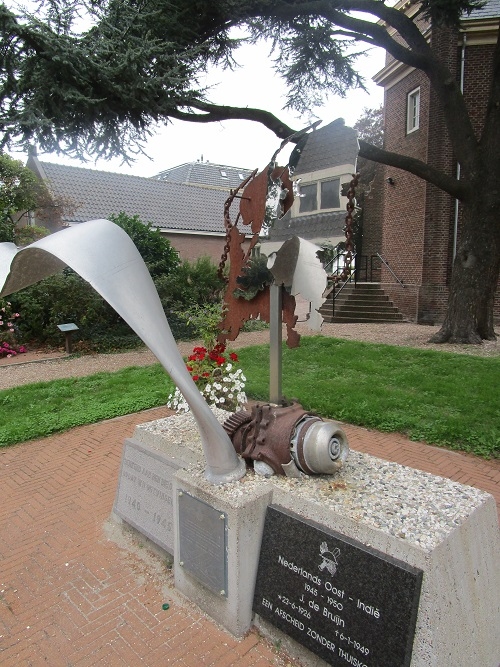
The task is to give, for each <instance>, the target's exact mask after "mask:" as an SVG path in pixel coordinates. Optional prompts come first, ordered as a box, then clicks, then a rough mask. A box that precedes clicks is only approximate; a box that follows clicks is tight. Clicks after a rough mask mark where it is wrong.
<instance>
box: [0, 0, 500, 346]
mask: <svg viewBox="0 0 500 667" xmlns="http://www.w3.org/2000/svg"><path fill="white" fill-rule="evenodd" d="M9 1H10V2H13V1H14V0H9ZM35 1H36V0H35ZM484 4H485V3H484V0H422V1H421V3H420V5H419V7H417V12H416V13H415V14H413V15H410V14H407V13H406V12H405V11H404V9H403V8H402V7H401V5H402V3H398V4H397V5H394V2H393V0H217V2H215V1H214V2H212V1H210V2H208V1H207V0H40V6H39V7H38V8H37V11H36V12H35V13H34V14H32V15H28V14H26V13H25V12H22V11H21V10H17V9H14V8H13V7H12V5H9V6H7V5H5V4H1V5H0V35H1V41H0V149H2V148H5V147H12V146H13V145H15V144H17V145H22V146H26V145H28V144H29V143H36V144H37V145H38V146H39V147H40V148H41V149H42V150H44V151H54V150H59V151H65V152H67V153H69V154H72V155H76V156H79V157H85V156H88V155H91V156H92V157H94V158H99V157H112V156H117V155H121V156H122V157H124V159H128V158H129V157H130V156H133V155H134V152H135V153H137V152H140V151H141V150H142V145H143V142H144V141H145V140H146V139H147V138H148V136H149V135H150V134H151V133H152V132H153V131H154V129H155V126H156V124H158V123H167V122H169V120H171V119H183V120H189V121H193V122H212V121H220V120H228V119H233V118H238V119H247V120H253V121H257V122H260V123H263V124H264V125H265V126H266V127H268V128H269V129H271V130H272V131H273V132H275V134H276V135H277V136H278V137H280V138H286V137H288V136H290V135H291V134H292V133H293V131H294V130H293V129H292V128H290V127H287V126H286V124H284V123H283V122H282V121H280V119H279V118H276V117H275V116H274V115H272V114H271V113H269V112H267V111H266V110H263V109H255V108H251V107H245V108H237V107H232V106H224V105H215V104H212V103H211V102H210V91H206V90H203V87H202V86H201V85H200V81H201V76H202V75H203V74H204V73H205V72H206V70H207V68H208V67H209V66H212V65H215V66H218V67H221V68H224V67H232V66H233V65H234V62H235V60H234V59H235V58H236V57H237V48H238V46H239V44H240V41H239V40H238V39H235V38H234V35H235V34H237V35H241V34H246V35H248V37H247V39H249V40H250V41H253V42H256V41H258V40H260V39H267V40H268V41H269V42H270V45H271V49H272V51H271V59H270V63H271V64H274V67H275V69H276V71H277V72H278V74H280V75H281V76H282V77H283V78H284V80H285V81H286V83H287V85H288V90H289V92H288V98H287V100H286V104H287V106H288V107H291V108H295V109H298V110H299V111H302V112H305V111H307V109H308V108H309V107H310V106H312V104H317V103H318V101H319V100H320V99H322V98H323V97H324V96H325V95H328V93H332V92H333V93H337V94H342V93H344V92H346V91H347V90H348V89H350V88H352V87H357V86H362V85H363V81H362V78H361V77H360V75H359V74H358V73H357V71H356V58H357V57H358V56H359V55H360V53H362V52H363V50H364V49H366V48H367V47H372V46H378V47H381V48H383V49H385V50H386V52H387V53H388V54H389V55H390V56H392V58H394V60H395V61H398V62H399V63H402V64H403V65H407V66H409V67H411V68H414V69H416V70H420V72H422V73H423V74H424V75H425V76H426V77H427V79H428V80H429V83H430V86H431V87H432V89H433V94H434V95H435V98H436V100H437V104H439V105H440V113H442V117H443V119H444V123H445V125H446V130H447V136H448V138H449V141H450V143H451V148H452V150H453V153H454V157H455V159H456V161H457V162H459V163H460V167H461V178H460V179H457V178H456V177H455V176H454V175H453V174H450V173H446V172H445V171H443V170H441V169H440V168H439V167H436V166H434V165H431V164H427V163H426V162H425V161H423V160H419V159H416V158H412V157H409V156H407V155H403V154H400V153H393V152H388V151H385V150H384V149H382V148H380V147H378V146H374V145H373V144H370V143H369V142H367V141H363V140H360V156H361V157H363V158H366V159H369V160H372V161H375V162H379V163H383V164H386V165H389V166H391V167H395V168H398V169H404V170H406V171H408V172H410V173H412V174H414V175H416V176H418V177H420V178H422V179H424V180H426V181H427V182H428V183H430V184H432V185H434V186H435V187H437V188H439V189H440V190H442V191H444V192H446V193H447V194H449V195H450V196H451V197H453V198H456V199H458V200H459V201H460V202H461V203H462V205H463V216H462V218H463V226H462V237H461V242H460V243H461V246H460V248H459V249H458V253H457V259H456V261H455V266H454V269H453V277H452V281H451V286H450V295H451V297H450V298H451V301H450V307H449V310H448V313H449V315H450V316H449V318H448V320H447V321H445V325H444V326H443V336H442V339H443V340H445V339H454V340H463V341H465V342H467V341H474V342H477V341H478V340H481V339H482V338H492V337H494V335H495V334H494V329H493V318H492V313H493V302H494V295H495V287H496V283H497V280H498V275H499V272H500V225H499V224H498V216H497V212H498V209H499V207H500V195H499V193H498V182H499V181H500V152H499V151H498V146H499V145H500V46H499V45H498V44H497V47H496V50H495V52H494V55H493V62H492V72H493V77H492V85H491V91H490V99H489V103H488V106H487V110H486V114H485V120H484V124H483V127H482V129H481V131H480V132H479V133H477V134H476V132H475V128H474V124H473V122H472V120H471V117H470V115H469V111H468V108H467V105H466V103H465V100H464V96H463V95H462V92H461V90H460V85H459V81H458V80H457V77H456V76H455V74H454V73H453V72H451V71H450V69H449V68H448V65H447V63H446V62H445V61H444V60H441V59H440V58H439V55H438V54H437V53H435V52H434V51H433V48H432V43H430V42H429V40H428V31H429V28H431V32H432V34H437V33H438V31H440V30H441V29H444V30H445V31H448V32H449V33H450V34H453V33H454V34H455V35H456V36H457V44H458V30H459V26H460V22H461V20H462V18H463V17H464V16H465V17H466V16H467V15H468V14H470V12H471V11H473V10H474V9H477V8H480V7H482V6H483V5H484ZM414 8H415V7H414V5H413V4H412V5H411V7H410V9H411V10H412V11H413V9H414ZM235 29H237V32H235ZM242 31H243V32H242ZM245 31H246V32H245ZM434 31H436V33H435V32H434ZM478 207H479V208H480V210H478ZM471 258H472V259H471ZM474 267H476V268H475V269H474ZM485 281H486V282H487V284H485ZM460 320H463V322H467V324H466V325H464V326H463V327H461V326H458V324H459V321H460ZM457 323H458V324H457Z"/></svg>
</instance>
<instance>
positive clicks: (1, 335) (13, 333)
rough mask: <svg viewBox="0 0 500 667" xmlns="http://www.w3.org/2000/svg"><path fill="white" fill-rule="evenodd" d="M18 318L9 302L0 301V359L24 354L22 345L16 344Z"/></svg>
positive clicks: (24, 350)
mask: <svg viewBox="0 0 500 667" xmlns="http://www.w3.org/2000/svg"><path fill="white" fill-rule="evenodd" d="M20 317H21V316H20V315H19V313H17V312H15V309H13V308H12V303H11V302H10V301H6V300H5V299H0V358H2V357H14V356H16V354H22V353H23V352H26V348H25V347H24V345H19V343H18V342H17V338H18V335H19V318H20Z"/></svg>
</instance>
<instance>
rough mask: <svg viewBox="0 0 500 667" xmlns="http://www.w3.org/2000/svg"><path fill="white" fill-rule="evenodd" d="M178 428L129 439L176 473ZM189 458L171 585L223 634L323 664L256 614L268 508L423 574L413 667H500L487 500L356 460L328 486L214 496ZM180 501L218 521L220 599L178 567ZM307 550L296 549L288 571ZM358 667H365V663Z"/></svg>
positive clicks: (171, 424) (253, 481)
mask: <svg viewBox="0 0 500 667" xmlns="http://www.w3.org/2000/svg"><path fill="white" fill-rule="evenodd" d="M175 419H176V418H175V417H172V418H169V419H167V420H161V422H162V426H161V428H158V427H155V426H154V425H144V430H143V433H142V435H141V432H140V431H141V427H138V429H137V430H136V433H135V434H134V439H135V440H136V441H140V440H143V441H146V440H147V446H148V447H153V448H154V447H155V443H156V445H157V446H158V449H157V450H156V454H157V455H158V454H159V452H160V451H162V450H163V451H164V452H165V449H167V450H169V451H168V452H166V453H165V456H167V457H169V456H170V457H171V456H172V452H173V451H174V450H175V452H176V456H175V458H176V463H179V461H180V457H179V455H178V453H179V448H176V447H175V440H176V437H177V438H178V437H181V439H182V437H183V436H176V426H175ZM183 419H185V417H183ZM169 420H172V421H169ZM153 424H154V423H153ZM155 431H156V432H155ZM166 441H168V442H169V443H170V444H169V445H168V446H166V444H165V442H166ZM351 444H354V443H351ZM181 445H182V446H181V448H180V449H181V450H182V449H185V448H186V443H185V442H184V441H183V442H182V443H181ZM170 447H173V449H172V450H170V449H169V448H170ZM188 450H189V452H190V453H189V456H187V457H186V458H185V460H184V464H181V468H180V469H179V470H177V472H174V475H173V489H172V493H173V504H172V510H171V511H172V521H173V525H174V572H175V584H176V587H177V588H178V589H179V590H180V591H182V592H183V593H184V594H185V595H186V596H187V597H188V598H189V599H191V600H193V601H194V602H196V603H197V604H198V605H199V606H200V607H201V608H202V609H203V610H204V611H205V612H206V613H207V614H209V615H211V616H212V617H213V618H214V619H215V620H216V621H217V622H219V623H220V624H222V625H223V626H224V627H226V628H227V629H228V630H229V631H230V632H231V633H233V634H234V635H236V636H241V635H242V634H244V633H245V632H246V631H247V630H248V629H249V627H250V626H251V624H252V623H256V624H257V625H258V626H259V627H260V628H261V629H262V631H264V632H266V633H268V634H270V635H272V636H273V637H274V638H279V639H280V640H281V641H282V643H283V646H285V647H287V648H288V650H290V651H292V652H293V653H295V654H297V655H299V656H300V659H301V661H302V662H303V663H304V664H314V665H319V664H326V663H324V662H323V661H322V660H320V659H319V658H317V657H315V656H313V654H311V653H310V652H309V651H307V650H306V649H305V648H303V647H302V646H301V645H300V643H297V642H296V641H294V640H291V639H289V638H288V637H287V635H285V634H283V633H281V632H280V631H278V630H277V629H276V628H274V627H273V626H272V625H271V624H269V623H268V622H263V621H262V620H261V619H259V617H258V616H257V617H256V616H254V615H253V612H252V601H253V592H254V587H255V577H256V574H257V567H258V562H259V553H260V544H261V539H262V532H263V528H264V519H265V514H266V508H267V506H268V505H269V504H270V503H272V504H273V505H274V506H278V507H281V508H283V509H284V510H289V511H291V512H293V513H294V514H296V515H300V517H301V518H302V519H303V520H305V521H311V522H314V523H315V524H319V525H320V527H321V526H323V527H324V528H325V530H331V531H335V532H336V533H339V534H342V535H343V536H346V538H350V539H352V540H356V541H357V542H358V543H361V544H363V545H366V546H367V547H369V548H371V549H374V550H377V551H378V552H381V553H382V554H386V555H387V557H388V558H394V559H398V560H399V561H403V562H404V563H407V564H408V565H409V566H411V567H413V568H418V569H419V570H421V571H422V572H423V580H422V587H421V593H420V601H419V607H418V614H417V620H416V627H415V637H414V641H413V651H412V658H411V663H410V664H411V667H451V665H453V666H454V667H455V666H457V667H462V666H463V667H466V666H467V667H468V666H469V665H481V667H498V664H499V660H500V634H499V633H498V624H499V620H500V574H499V568H498V564H499V563H498V560H499V553H500V540H499V532H498V518H497V512H496V504H495V501H494V499H493V497H492V496H490V495H489V494H487V493H484V492H482V491H479V490H478V489H475V488H473V487H468V486H464V485H461V484H457V483H455V482H452V481H450V480H448V479H444V478H440V477H435V476H433V475H429V474H427V473H423V472H420V471H416V470H413V469H410V468H405V467H403V466H399V465H397V464H393V463H388V462H386V461H382V460H380V459H375V458H373V457H371V456H368V455H364V454H360V453H357V452H355V451H352V452H351V455H350V457H349V459H348V461H347V463H346V465H345V467H344V468H343V470H342V471H341V472H340V473H339V474H337V475H335V476H333V477H327V476H321V477H315V478H308V479H304V480H289V479H286V478H278V477H274V478H271V479H263V478H259V477H258V476H256V475H254V474H253V472H249V473H248V474H247V475H246V476H245V477H244V478H243V479H242V480H240V481H238V482H234V483H232V484H228V485H223V486H214V485H211V484H209V483H208V482H207V481H206V480H205V479H204V475H203V461H202V457H201V453H200V452H197V446H196V444H194V445H193V446H192V447H188ZM193 452H194V453H193ZM187 459H189V460H187ZM179 493H188V494H189V495H190V497H192V498H195V499H198V500H199V501H200V502H202V503H205V504H206V505H207V506H208V507H210V508H213V509H214V510H217V511H219V512H220V513H221V516H222V515H223V516H224V520H225V522H226V523H225V525H226V530H227V542H226V545H227V546H226V553H225V554H224V557H226V558H227V590H224V591H223V594H222V593H221V591H212V590H209V589H208V588H207V587H206V586H205V585H204V584H202V583H200V581H199V578H198V577H197V576H196V573H195V574H194V575H193V573H192V572H191V573H190V572H186V570H185V568H184V567H183V566H182V565H181V564H180V559H179V530H180V527H179V503H178V494H179ZM181 529H182V527H181ZM306 547H307V545H301V544H297V545H296V553H297V562H298V561H299V560H300V553H301V549H305V548H306ZM329 664H335V665H337V664H339V665H341V664H343V663H342V661H340V662H330V663H329ZM360 664H363V663H362V662H361V663H360ZM366 664H367V666H369V667H372V665H371V663H370V662H369V661H368V660H367V661H366Z"/></svg>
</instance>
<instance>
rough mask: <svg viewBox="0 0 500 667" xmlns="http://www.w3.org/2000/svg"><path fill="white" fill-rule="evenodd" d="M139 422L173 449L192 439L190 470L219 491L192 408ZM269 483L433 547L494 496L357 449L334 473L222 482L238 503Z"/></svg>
mask: <svg viewBox="0 0 500 667" xmlns="http://www.w3.org/2000/svg"><path fill="white" fill-rule="evenodd" d="M213 412H214V415H215V416H216V418H217V419H218V421H219V422H220V423H223V422H224V421H225V420H226V419H227V417H228V415H229V413H227V412H225V411H224V410H219V409H218V408H214V410H213ZM139 428H140V429H141V430H142V429H144V430H146V431H148V432H149V433H150V434H152V435H155V436H156V442H157V443H158V447H157V448H158V449H159V450H161V449H162V446H163V447H165V448H166V449H167V448H168V447H175V446H178V445H179V443H183V445H184V446H185V445H187V444H188V443H189V448H190V449H191V450H192V451H195V452H196V453H197V454H198V458H199V462H198V463H197V464H194V465H190V466H189V468H188V470H189V472H190V473H191V474H192V475H194V476H195V477H196V478H197V479H198V481H199V484H200V486H201V487H202V488H203V487H204V486H205V485H206V488H207V491H210V490H212V491H213V486H212V485H211V484H209V483H208V482H206V481H205V477H204V461H203V456H202V450H201V440H200V436H199V432H198V430H197V428H196V425H195V422H194V419H193V417H192V415H191V413H185V414H176V415H172V416H170V417H165V418H163V419H158V420H156V421H153V422H149V423H147V424H141V426H140V427H139ZM162 441H163V443H162ZM149 444H150V445H151V444H152V443H151V440H149ZM264 484H272V485H273V486H275V487H276V488H277V489H279V490H280V491H282V492H285V493H291V494H293V496H294V498H296V499H300V500H303V501H307V502H308V503H311V504H312V505H313V506H317V508H318V512H325V511H331V512H338V513H341V514H342V515H343V516H344V517H348V518H350V519H352V520H353V521H356V522H361V523H364V524H365V525H367V526H370V527H371V528H376V529H379V530H381V531H382V532H384V533H386V534H389V535H392V536H394V537H397V538H398V539H404V540H407V541H409V542H411V543H412V544H414V545H415V546H417V547H418V548H420V549H422V550H424V551H428V552H430V551H432V549H434V548H435V547H436V546H437V545H438V544H439V543H440V542H442V540H443V538H444V536H446V535H448V534H449V533H450V532H452V531H453V530H454V529H455V528H457V527H458V526H459V525H461V524H462V523H463V519H464V518H465V517H467V516H469V515H470V514H471V512H472V510H473V509H474V508H476V507H478V506H480V505H481V504H482V503H483V502H484V501H485V499H486V498H487V497H488V494H486V493H485V492H483V491H480V490H479V489H476V488H474V487H472V486H464V485H463V484H459V483H457V482H453V481H451V480H449V479H446V478H444V477H438V476H435V475H431V474H428V473H425V472H421V471H419V470H414V469H413V468H408V467H405V466H401V465H398V464H396V463H391V462H388V461H385V460H382V459H378V458H375V457H373V456H370V455H368V454H363V453H361V452H356V451H354V450H352V449H351V451H350V453H349V457H348V459H347V461H346V463H345V464H344V466H343V468H342V469H341V470H340V471H339V472H338V473H336V474H334V475H315V476H314V477H308V476H304V478H302V479H291V478H287V477H282V476H273V477H270V478H263V477H262V476H260V475H257V474H255V473H254V472H253V470H249V471H248V472H247V474H246V475H245V476H244V477H243V478H242V479H240V480H239V481H237V482H231V483H229V484H224V485H221V486H220V487H218V489H217V494H218V496H220V497H221V498H223V499H224V500H225V501H227V502H228V503H230V504H232V505H237V504H238V501H239V500H241V499H243V498H245V497H248V496H249V495H250V494H252V493H253V492H254V491H256V490H257V489H258V488H259V487H262V485H264Z"/></svg>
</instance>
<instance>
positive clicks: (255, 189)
mask: <svg viewBox="0 0 500 667" xmlns="http://www.w3.org/2000/svg"><path fill="white" fill-rule="evenodd" d="M307 129H310V128H307ZM306 131H307V130H306ZM306 131H304V132H303V133H299V134H305V132H306ZM293 136H294V135H293ZM293 136H292V137H290V138H289V139H287V140H285V141H284V142H283V143H282V145H281V146H280V148H279V149H278V151H276V153H275V154H274V156H273V159H272V160H271V162H270V164H269V166H268V168H267V170H264V171H262V172H260V173H257V170H255V171H254V172H253V173H252V174H251V175H250V176H249V177H248V178H247V179H246V180H244V181H243V182H242V183H241V185H240V186H238V188H236V189H235V190H232V191H231V194H230V196H229V198H228V199H227V201H226V203H225V206H224V224H225V229H226V243H225V246H224V251H223V254H222V258H221V262H220V265H219V273H220V276H221V277H222V276H223V271H224V267H225V264H226V262H227V260H228V259H229V275H228V277H227V287H226V291H225V295H224V303H225V314H224V318H223V320H222V322H221V324H220V329H221V332H220V335H219V340H220V341H221V342H224V343H225V342H226V341H227V340H235V339H236V338H237V336H238V334H239V333H240V331H241V328H242V326H243V324H244V322H245V321H247V320H250V319H258V318H260V319H261V320H264V321H266V322H268V323H271V326H272V322H271V317H272V316H273V317H276V314H275V313H274V314H273V313H272V308H271V287H270V283H271V282H272V281H273V280H274V279H276V280H275V282H276V284H277V285H278V288H279V289H280V290H281V294H280V304H281V312H280V313H279V316H280V321H279V322H278V324H277V326H278V327H279V329H280V331H281V323H284V324H285V325H286V330H287V345H288V347H290V348H294V347H298V345H299V341H300V335H299V334H298V332H297V331H296V330H295V325H296V323H297V319H298V318H297V315H296V314H295V308H296V301H295V296H294V293H293V292H292V293H290V292H289V291H288V290H287V289H286V288H285V284H281V278H280V276H281V275H284V274H285V273H287V272H288V273H289V269H286V268H285V269H284V270H283V268H284V267H283V266H282V268H281V271H280V270H279V269H278V270H276V267H273V268H274V270H273V275H271V276H269V280H268V281H267V282H266V281H265V280H264V281H262V283H261V284H258V285H257V290H255V291H256V293H255V294H254V293H252V294H249V295H248V298H244V297H245V295H244V293H243V294H242V289H241V285H242V283H243V279H244V274H245V272H246V270H248V269H249V268H250V264H251V261H252V251H253V250H254V248H255V246H256V245H257V243H258V241H259V237H260V234H261V232H262V228H263V225H264V220H265V217H266V205H267V204H268V201H269V196H270V193H271V192H273V191H274V193H275V194H276V199H277V201H278V212H277V217H280V218H281V217H283V216H284V215H285V214H286V213H287V211H289V210H290V208H291V206H292V204H293V201H294V187H293V183H292V181H291V175H292V173H293V166H292V167H291V166H290V163H291V162H292V156H293V155H294V154H293V153H292V156H291V159H290V162H289V164H288V165H287V166H285V167H279V166H277V165H276V161H275V158H276V156H277V154H278V152H279V151H280V150H281V148H282V147H283V146H284V145H285V144H286V143H288V141H290V140H291V139H292V138H293ZM299 147H300V142H299ZM297 151H299V152H300V148H296V149H295V158H296V157H297ZM357 183H358V175H357V174H353V177H352V181H351V183H350V184H349V189H348V191H347V200H348V202H347V215H346V221H345V234H346V245H345V248H346V254H345V262H344V268H343V271H342V272H341V274H340V275H337V276H335V277H334V279H333V281H332V283H333V284H332V285H331V286H330V288H329V289H330V291H331V290H332V289H335V284H336V283H337V282H339V281H342V280H346V279H347V278H348V277H349V276H350V274H351V263H352V259H353V251H354V244H353V212H354V208H355V203H354V201H355V188H356V185H357ZM236 198H238V199H239V200H240V205H239V212H238V214H237V217H236V220H235V222H234V223H233V222H232V221H231V217H230V208H231V205H232V204H233V202H234V200H235V199H236ZM240 221H241V222H242V224H243V225H244V226H246V227H247V228H249V230H250V231H251V239H250V243H249V244H248V247H247V248H246V250H244V249H243V246H244V243H245V242H246V237H247V235H248V231H247V232H246V233H245V232H244V231H240V230H239V229H238V223H239V222H240ZM291 241H292V243H291V244H290V242H288V241H287V242H286V244H288V254H287V253H284V255H283V256H282V257H281V264H282V265H283V264H285V265H286V264H287V263H290V261H296V260H297V259H298V256H299V254H300V253H299V247H300V243H299V241H300V240H299V239H297V238H295V239H292V240H291ZM293 241H297V243H295V244H294V243H293ZM286 244H284V245H286ZM290 251H291V252H290ZM280 252H281V251H280ZM277 259H280V254H279V253H278V255H277ZM273 276H274V277H273ZM325 287H326V280H325ZM325 295H326V290H325ZM274 324H275V326H276V323H274ZM279 348H280V346H279ZM279 354H281V348H280V351H279ZM271 356H272V351H271ZM271 366H272V361H271ZM279 367H280V369H281V365H280V364H279ZM280 372H281V370H280ZM271 375H272V368H271ZM271 382H272V378H271ZM224 430H225V431H226V432H227V433H228V435H229V437H230V439H231V441H232V443H233V446H234V448H235V450H236V452H237V453H238V454H239V455H240V456H241V457H242V458H244V459H246V460H247V461H249V462H250V461H251V462H252V463H253V466H254V469H255V471H256V472H258V473H260V474H263V475H267V476H268V475H272V474H277V475H286V476H288V477H301V476H303V475H311V474H320V473H323V474H332V473H334V472H336V471H338V470H339V469H340V468H341V467H342V465H343V463H344V461H345V460H346V458H347V456H348V453H349V446H348V443H347V438H346V435H345V433H344V432H343V430H342V429H341V428H340V427H339V426H338V425H337V424H333V423H331V422H324V421H323V420H322V419H321V418H320V417H318V416H316V415H314V414H311V413H308V412H306V411H305V410H304V409H303V408H302V406H301V405H300V404H299V403H297V402H295V401H293V402H291V403H287V402H286V401H284V400H280V404H273V403H267V404H263V405H259V404H257V405H255V406H253V407H252V409H251V410H250V411H248V410H241V411H239V412H237V413H235V414H234V415H232V416H231V417H230V418H229V419H228V420H227V421H226V422H225V424H224Z"/></svg>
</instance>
